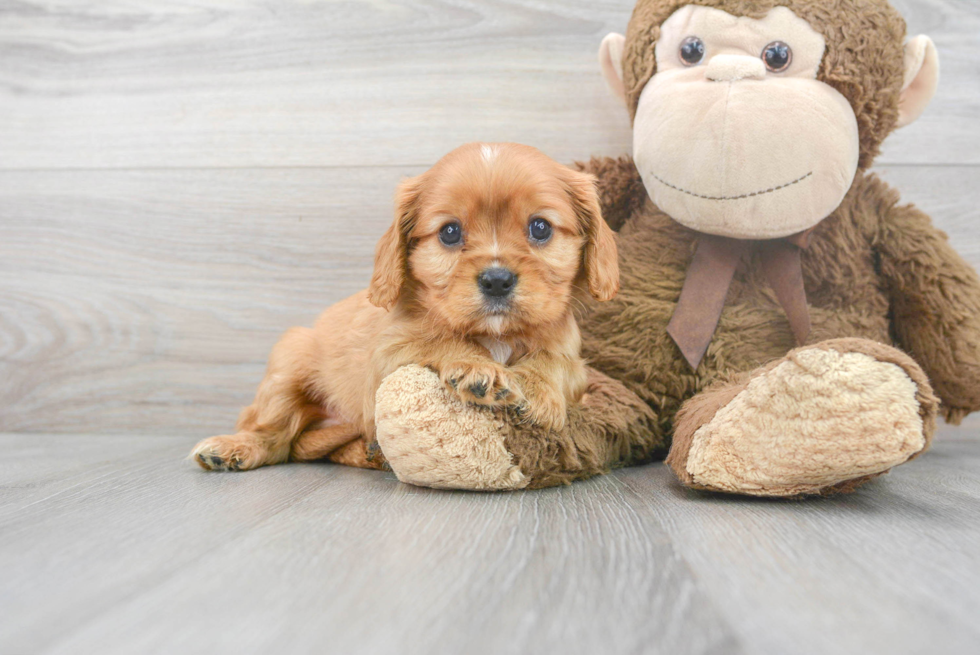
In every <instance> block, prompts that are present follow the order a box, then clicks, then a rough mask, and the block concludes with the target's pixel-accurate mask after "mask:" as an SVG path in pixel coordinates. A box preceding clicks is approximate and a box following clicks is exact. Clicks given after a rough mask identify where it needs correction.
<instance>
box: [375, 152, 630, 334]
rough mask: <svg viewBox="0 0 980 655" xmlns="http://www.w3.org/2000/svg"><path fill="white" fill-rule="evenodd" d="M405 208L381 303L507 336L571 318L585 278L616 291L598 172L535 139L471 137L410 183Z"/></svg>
mask: <svg viewBox="0 0 980 655" xmlns="http://www.w3.org/2000/svg"><path fill="white" fill-rule="evenodd" d="M396 205H397V207H396V220H395V224H394V225H392V228H391V229H390V230H389V233H388V234H386V236H385V238H384V239H382V243H381V244H379V247H378V261H377V262H376V267H375V279H374V280H373V281H372V288H371V298H372V301H374V302H375V303H376V304H378V305H381V306H389V307H390V306H391V305H393V304H394V302H395V301H396V300H397V298H398V296H402V297H403V299H404V300H406V301H408V302H412V303H415V304H416V305H417V306H418V309H420V310H421V311H422V312H424V320H426V321H429V322H431V323H432V324H433V325H437V324H438V325H440V326H442V327H444V328H447V329H449V330H450V331H453V332H456V333H465V334H476V335H508V334H515V333H526V332H527V331H528V330H530V329H533V328H534V327H536V326H540V325H545V324H548V323H552V322H555V321H557V320H559V319H560V318H562V317H563V316H564V315H565V313H566V312H567V311H568V305H569V302H570V299H571V296H572V293H573V292H574V290H575V288H576V286H577V285H578V284H585V285H588V287H589V289H590V290H591V291H592V293H593V295H595V296H596V297H597V298H600V299H603V300H605V299H608V298H611V297H612V296H613V295H615V293H616V290H617V288H618V284H619V275H618V268H617V263H616V246H615V242H614V240H613V238H612V233H611V231H610V230H609V227H608V226H607V225H606V223H605V221H603V220H602V217H601V215H600V210H599V204H598V199H597V197H596V191H595V186H594V180H593V178H592V177H591V176H588V175H585V174H582V173H578V172H575V171H572V170H570V169H568V168H566V167H564V166H561V165H559V164H557V163H556V162H554V161H553V160H551V159H549V158H548V157H545V156H544V155H543V154H541V153H540V152H538V151H537V150H535V149H533V148H529V147H527V146H519V145H516V144H496V145H487V144H470V145H468V146H463V147H462V148H459V149H457V150H455V151H453V152H452V153H450V154H449V155H447V156H446V157H445V158H443V160H441V161H440V162H439V163H438V164H437V165H436V166H435V167H434V168H432V169H431V170H430V171H428V172H427V173H425V174H423V175H422V176H420V177H418V178H414V179H412V180H408V181H406V182H405V183H403V185H402V186H401V188H400V189H399V194H398V198H397V201H396ZM386 241H387V243H386ZM392 287H397V288H396V289H393V288H392Z"/></svg>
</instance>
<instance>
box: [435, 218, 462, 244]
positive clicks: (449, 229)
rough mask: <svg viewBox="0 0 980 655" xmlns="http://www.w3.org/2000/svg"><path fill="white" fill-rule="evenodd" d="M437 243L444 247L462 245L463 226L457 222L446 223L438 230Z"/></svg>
mask: <svg viewBox="0 0 980 655" xmlns="http://www.w3.org/2000/svg"><path fill="white" fill-rule="evenodd" d="M439 241H441V242H442V245H444V246H458V245H459V244H461V243H463V226H462V225H460V224H459V222H458V221H453V222H452V223H446V224H445V225H443V226H442V229H441V230H439Z"/></svg>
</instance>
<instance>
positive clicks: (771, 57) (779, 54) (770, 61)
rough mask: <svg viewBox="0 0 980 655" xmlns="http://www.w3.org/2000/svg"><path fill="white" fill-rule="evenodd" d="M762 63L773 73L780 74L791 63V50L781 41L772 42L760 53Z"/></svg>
mask: <svg viewBox="0 0 980 655" xmlns="http://www.w3.org/2000/svg"><path fill="white" fill-rule="evenodd" d="M762 61H764V62H766V68H768V69H769V70H770V71H772V72H773V73H782V72H783V71H784V70H786V69H787V68H789V65H790V64H791V63H793V49H792V48H790V47H789V46H788V45H786V44H785V43H783V42H782V41H773V42H772V43H770V44H769V45H767V46H766V48H765V50H763V51H762Z"/></svg>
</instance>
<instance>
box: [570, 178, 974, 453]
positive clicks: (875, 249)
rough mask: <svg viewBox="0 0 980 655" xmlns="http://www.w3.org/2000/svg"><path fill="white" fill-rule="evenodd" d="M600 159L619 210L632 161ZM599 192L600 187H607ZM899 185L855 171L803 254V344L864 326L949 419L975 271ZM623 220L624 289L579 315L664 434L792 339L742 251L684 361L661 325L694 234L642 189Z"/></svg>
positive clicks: (968, 390) (970, 331)
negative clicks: (706, 392)
mask: <svg viewBox="0 0 980 655" xmlns="http://www.w3.org/2000/svg"><path fill="white" fill-rule="evenodd" d="M584 168H585V169H586V170H603V171H605V175H604V176H603V178H602V179H601V180H600V185H599V188H600V194H601V197H602V202H603V208H604V209H606V208H608V210H609V211H610V213H611V214H614V213H615V207H617V206H622V204H623V200H622V197H621V193H622V192H623V191H624V190H625V191H627V192H628V191H629V190H631V189H633V188H634V185H635V180H636V179H638V177H639V176H638V173H637V172H636V169H635V167H634V166H633V165H632V163H631V162H630V161H629V160H628V159H620V160H617V161H614V160H598V161H596V160H593V162H592V163H590V164H589V165H587V166H584ZM607 195H608V196H609V197H607ZM897 202H898V195H897V193H896V192H895V191H894V190H892V189H890V188H889V187H888V186H887V185H886V184H885V183H884V182H882V181H881V180H879V179H878V178H877V177H876V176H874V175H863V174H860V175H859V176H858V178H857V179H856V180H855V182H854V186H853V187H852V188H851V191H850V192H849V193H848V195H847V197H846V198H845V199H844V202H843V203H842V204H841V206H840V208H839V209H838V210H837V211H836V212H834V214H833V215H831V216H830V217H829V218H828V219H827V220H825V221H823V222H822V223H821V224H820V225H819V226H818V227H817V229H816V230H815V231H814V233H813V235H812V236H811V239H810V247H809V248H808V249H807V250H806V251H804V253H803V272H804V278H805V284H806V292H807V298H808V301H809V303H810V314H811V317H812V323H813V327H812V332H811V334H810V337H809V340H808V343H811V344H816V343H819V342H821V341H824V340H827V339H835V338H840V337H861V338H864V339H870V340H872V341H876V342H880V343H886V344H892V345H895V346H897V347H899V348H901V349H903V350H905V351H906V352H909V353H910V354H911V355H912V357H913V358H914V359H915V361H916V362H917V363H918V364H919V365H920V366H922V368H923V369H924V370H925V372H926V373H927V374H928V376H929V379H930V380H931V381H932V384H933V387H934V388H935V390H936V392H937V394H938V395H939V397H940V398H941V399H942V401H943V411H944V413H945V415H946V417H947V419H950V420H957V419H959V418H962V416H964V415H965V414H967V413H969V412H972V411H977V410H978V409H980V279H978V277H977V274H976V273H975V272H974V271H973V270H972V268H970V266H969V265H968V264H967V263H966V262H964V261H963V260H962V259H961V258H960V257H959V256H958V255H957V254H956V252H955V251H954V250H953V249H952V247H951V246H950V245H949V243H948V242H947V240H946V237H945V235H943V234H942V233H941V232H939V231H938V230H936V229H935V228H934V227H933V226H932V224H931V222H930V220H929V218H928V217H927V216H926V215H925V214H923V213H921V212H919V211H917V210H915V209H914V208H911V207H904V206H898V205H897ZM609 218H610V220H611V222H613V223H616V222H620V223H622V224H623V227H622V229H621V230H620V240H619V247H620V282H621V288H620V293H619V295H618V296H617V298H616V299H615V300H613V301H612V302H610V303H608V304H605V305H596V306H594V307H591V308H590V309H591V312H590V313H589V314H588V316H586V317H584V318H583V319H582V320H581V322H580V323H581V327H582V332H583V344H584V353H585V354H586V356H587V357H588V358H589V360H590V363H591V364H592V365H593V366H595V367H596V368H597V369H599V370H600V371H602V372H604V373H606V374H608V375H610V376H611V377H613V378H614V379H617V380H620V381H621V382H623V384H625V385H626V386H627V387H628V388H629V389H630V390H632V391H633V392H635V393H636V394H637V395H639V396H640V397H641V398H643V399H644V400H645V401H646V402H647V404H648V405H649V406H650V407H651V408H652V409H653V410H654V411H655V413H656V414H657V416H658V417H659V420H658V421H657V423H656V427H655V430H656V432H657V436H658V439H659V440H661V442H662V443H668V442H669V440H670V436H671V432H672V428H673V425H674V419H675V415H676V413H677V411H678V409H680V407H681V404H682V403H683V402H684V401H685V400H687V399H688V398H691V397H693V396H694V395H695V394H696V393H698V392H700V391H702V390H703V389H705V388H707V387H708V386H710V385H712V384H713V383H715V382H716V381H719V380H731V379H733V378H735V377H737V376H738V375H739V374H740V373H745V372H749V371H753V370H754V369H756V368H757V367H759V366H762V365H764V364H766V363H767V362H770V361H772V360H774V359H778V358H780V357H782V356H783V355H785V354H786V353H787V352H789V351H790V350H791V349H792V348H793V347H794V343H793V336H792V333H791V332H790V329H789V324H788V321H787V319H786V316H785V314H784V313H783V311H782V309H781V307H780V306H779V303H778V302H777V300H776V298H775V296H774V295H773V292H772V291H771V290H770V288H769V286H768V284H767V283H766V282H765V280H764V279H762V278H761V273H760V270H759V266H758V261H757V260H756V259H752V260H750V261H743V262H742V264H741V265H740V267H739V269H738V271H737V272H736V275H735V280H734V281H733V283H732V286H731V289H730V291H729V294H728V299H727V302H726V305H725V310H724V313H723V314H722V318H721V322H720V323H719V326H718V329H717V331H716V333H715V336H714V339H713V341H712V343H711V345H710V347H709V348H708V353H707V355H706V356H705V358H704V361H703V362H702V364H701V366H699V368H698V370H697V371H696V372H694V371H691V370H690V368H689V367H688V365H687V363H686V362H685V361H684V359H683V357H682V355H681V353H680V351H679V350H678V349H677V347H676V345H675V344H674V343H673V342H672V341H671V340H670V337H669V336H668V335H667V333H666V326H667V323H668V321H669V320H670V317H671V314H672V313H673V310H674V307H675V306H676V303H677V298H678V296H679V295H680V290H681V287H682V285H683V283H684V277H685V274H686V270H687V264H688V262H689V261H690V258H691V255H692V252H693V247H694V241H695V238H696V233H694V232H692V231H691V230H688V229H687V228H684V227H682V226H680V225H678V224H677V223H676V222H674V221H673V220H671V219H670V218H669V217H668V216H666V215H665V214H663V213H662V212H661V211H659V210H658V209H657V208H656V207H655V206H654V205H653V204H652V203H650V202H647V203H646V204H645V205H644V206H643V208H642V209H640V210H639V211H635V212H634V213H633V215H631V216H629V217H625V218H624V217H622V216H615V215H610V217H609Z"/></svg>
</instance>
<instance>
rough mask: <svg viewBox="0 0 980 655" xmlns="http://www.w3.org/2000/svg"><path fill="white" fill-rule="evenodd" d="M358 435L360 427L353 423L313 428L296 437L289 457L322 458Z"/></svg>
mask: <svg viewBox="0 0 980 655" xmlns="http://www.w3.org/2000/svg"><path fill="white" fill-rule="evenodd" d="M360 436H361V428H360V427H358V426H356V425H354V424H353V423H341V424H339V425H330V426H325V427H321V428H313V429H310V430H307V431H306V432H304V433H303V434H301V435H299V436H298V437H297V438H296V440H295V441H294V442H293V446H292V450H291V452H290V454H289V459H291V460H292V461H294V462H312V461H314V460H318V459H323V458H324V457H326V456H327V455H329V454H330V453H332V452H334V451H335V450H337V449H338V448H340V447H342V446H346V445H347V444H349V443H350V442H351V441H354V440H355V439H357V438H358V437H360Z"/></svg>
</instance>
